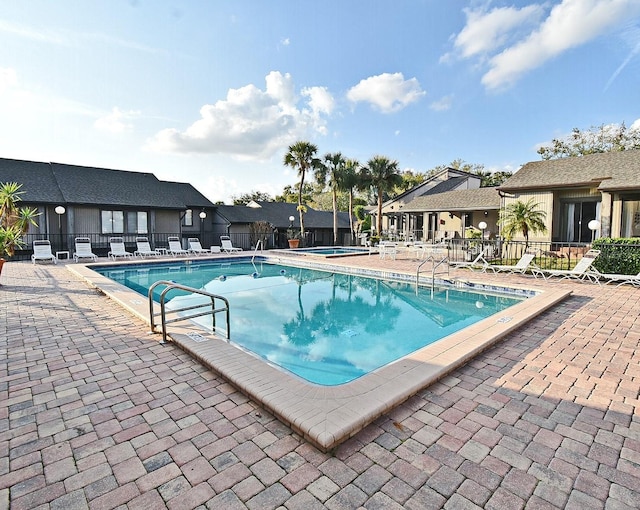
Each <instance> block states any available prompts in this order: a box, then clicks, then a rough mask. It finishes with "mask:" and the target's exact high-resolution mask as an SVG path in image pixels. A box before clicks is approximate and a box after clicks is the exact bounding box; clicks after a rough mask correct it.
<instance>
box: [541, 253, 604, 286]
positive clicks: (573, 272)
mask: <svg viewBox="0 0 640 510" xmlns="http://www.w3.org/2000/svg"><path fill="white" fill-rule="evenodd" d="M598 255H600V250H589V251H588V252H587V253H585V254H584V255H583V256H582V258H581V259H580V260H579V261H578V263H577V264H576V265H575V267H574V268H573V269H541V268H539V267H534V268H532V269H531V272H532V273H533V276H535V277H536V278H537V277H538V276H542V278H544V279H545V280H547V279H548V278H551V277H553V276H557V277H560V278H561V279H565V278H570V279H574V280H581V281H582V280H585V279H586V280H590V281H593V282H595V281H597V279H596V278H595V277H594V276H593V274H592V273H591V272H590V271H589V268H590V267H591V264H593V262H594V261H595V260H596V259H597V258H598Z"/></svg>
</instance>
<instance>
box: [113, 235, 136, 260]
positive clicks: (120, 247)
mask: <svg viewBox="0 0 640 510" xmlns="http://www.w3.org/2000/svg"><path fill="white" fill-rule="evenodd" d="M109 246H110V247H111V251H110V252H109V253H108V254H107V257H109V258H112V259H113V260H116V259H117V258H118V257H124V258H125V259H126V258H128V257H133V253H131V252H128V251H127V250H126V248H125V246H124V239H122V237H110V238H109Z"/></svg>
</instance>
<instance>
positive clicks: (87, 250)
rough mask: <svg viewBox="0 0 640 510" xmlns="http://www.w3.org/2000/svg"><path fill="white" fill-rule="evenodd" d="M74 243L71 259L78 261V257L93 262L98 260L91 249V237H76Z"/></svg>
mask: <svg viewBox="0 0 640 510" xmlns="http://www.w3.org/2000/svg"><path fill="white" fill-rule="evenodd" d="M74 244H75V251H74V252H73V260H74V261H75V262H79V261H80V259H91V260H93V261H94V262H96V261H97V260H98V256H97V255H96V254H95V253H93V251H91V239H89V238H88V237H76V239H75V243H74Z"/></svg>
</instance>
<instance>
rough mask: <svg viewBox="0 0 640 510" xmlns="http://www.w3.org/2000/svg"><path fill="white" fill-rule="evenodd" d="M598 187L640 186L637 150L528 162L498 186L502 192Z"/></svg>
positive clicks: (602, 188)
mask: <svg viewBox="0 0 640 510" xmlns="http://www.w3.org/2000/svg"><path fill="white" fill-rule="evenodd" d="M585 186H589V187H597V188H598V189H600V190H601V191H615V190H626V189H638V188H640V150H628V151H621V152H605V153H602V154H590V155H588V156H579V157H573V158H561V159H553V160H547V161H533V162H531V163H527V164H526V165H524V166H523V167H522V168H520V170H518V171H517V172H516V173H515V174H513V176H512V177H510V178H509V179H507V180H506V181H505V182H504V183H503V184H502V185H501V186H499V189H501V190H504V191H517V190H530V189H547V188H565V187H585Z"/></svg>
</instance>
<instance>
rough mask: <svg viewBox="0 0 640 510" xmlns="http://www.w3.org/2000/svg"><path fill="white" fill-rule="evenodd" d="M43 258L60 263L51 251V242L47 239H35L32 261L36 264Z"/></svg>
mask: <svg viewBox="0 0 640 510" xmlns="http://www.w3.org/2000/svg"><path fill="white" fill-rule="evenodd" d="M43 260H45V261H46V260H50V261H51V262H53V263H54V264H57V263H58V259H57V258H56V256H55V255H54V254H53V253H51V242H49V241H48V240H46V239H39V240H37V241H33V255H31V262H33V263H34V264H35V263H36V262H37V261H43Z"/></svg>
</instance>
